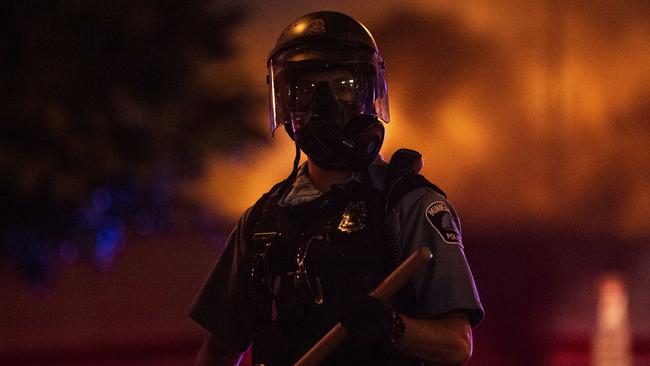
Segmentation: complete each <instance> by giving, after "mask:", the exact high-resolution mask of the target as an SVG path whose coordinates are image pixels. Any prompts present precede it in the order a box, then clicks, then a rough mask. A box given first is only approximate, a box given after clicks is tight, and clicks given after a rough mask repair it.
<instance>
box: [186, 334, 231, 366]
mask: <svg viewBox="0 0 650 366" xmlns="http://www.w3.org/2000/svg"><path fill="white" fill-rule="evenodd" d="M241 356H242V355H241V353H239V352H237V351H236V350H234V349H233V348H232V347H230V346H228V345H227V344H225V343H224V342H220V341H218V340H217V339H216V338H214V337H212V336H210V337H208V338H206V340H205V342H203V346H202V347H201V349H200V350H199V353H198V355H197V357H196V366H236V365H239V361H240V359H241Z"/></svg>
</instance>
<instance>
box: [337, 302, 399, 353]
mask: <svg viewBox="0 0 650 366" xmlns="http://www.w3.org/2000/svg"><path fill="white" fill-rule="evenodd" d="M341 324H343V326H344V327H345V329H346V330H347V331H348V333H349V335H350V338H352V339H354V340H356V341H358V342H361V343H366V344H372V343H394V342H396V341H397V338H399V337H401V335H402V334H403V333H404V323H403V322H402V319H401V317H400V316H399V315H398V314H397V313H396V312H395V311H394V310H393V308H391V306H390V305H388V304H387V303H385V302H383V301H381V300H378V299H377V298H374V297H372V296H369V295H361V296H357V297H355V298H354V299H353V300H352V301H350V302H349V303H348V304H347V306H346V307H345V308H344V310H343V314H342V316H341Z"/></svg>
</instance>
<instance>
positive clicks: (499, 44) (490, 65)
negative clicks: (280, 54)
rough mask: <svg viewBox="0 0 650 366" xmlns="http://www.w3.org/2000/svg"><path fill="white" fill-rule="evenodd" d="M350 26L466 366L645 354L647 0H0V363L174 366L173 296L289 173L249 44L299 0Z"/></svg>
mask: <svg viewBox="0 0 650 366" xmlns="http://www.w3.org/2000/svg"><path fill="white" fill-rule="evenodd" d="M316 10H338V11H343V12H346V13H348V14H350V15H352V16H353V17H355V18H357V19H358V20H360V21H361V22H363V23H364V24H365V25H366V26H367V27H368V28H369V29H370V30H371V31H372V32H373V34H374V36H375V38H376V40H377V42H378V44H379V47H380V49H381V51H382V53H383V56H384V59H385V61H386V65H387V75H388V82H389V90H390V92H389V96H390V103H391V104H390V105H391V115H392V118H391V123H390V124H389V126H388V131H387V142H386V144H385V146H384V148H383V150H382V155H383V156H384V157H385V158H386V159H389V158H390V156H391V155H392V153H393V152H394V151H395V150H397V149H398V148H400V147H408V148H412V149H416V150H419V151H420V152H422V153H423V155H424V156H425V167H424V173H425V175H426V176H427V177H428V178H429V179H430V180H432V181H433V182H435V183H436V184H438V185H440V186H441V187H442V188H443V189H444V190H445V191H446V192H447V193H448V195H449V197H450V199H451V200H452V202H454V204H455V206H456V208H457V209H458V211H459V213H460V216H461V218H462V219H463V228H464V243H465V250H466V254H467V257H468V260H469V262H470V265H471V267H472V269H473V272H474V276H475V278H476V282H477V285H478V288H479V291H480V294H481V298H482V300H483V303H484V306H485V308H486V319H485V321H484V322H483V324H482V325H480V326H479V327H478V328H477V329H476V330H475V333H474V336H475V353H474V357H473V358H472V360H471V361H470V362H469V363H468V364H469V365H650V312H648V309H650V291H648V289H650V179H649V178H650V72H649V71H650V17H648V14H650V3H649V2H647V1H631V0H630V1H618V2H610V1H595V0H592V1H583V0H570V1H559V0H544V1H522V2H513V1H504V0H496V1H495V0H491V1H487V0H468V1H463V2H458V1H451V0H440V1H436V2H432V1H424V0H404V1H402V2H400V3H399V4H397V3H395V2H391V1H350V2H346V3H345V4H344V3H338V2H334V1H317V0H311V1H304V0H303V1H294V0H291V1H279V0H268V1H261V0H254V1H247V2H241V3H240V2H220V1H207V0H202V1H196V0H189V1H183V2H180V1H171V0H170V1H153V0H138V1H104V0H101V1H92V2H86V1H80V0H67V1H63V0H61V1H30V2H20V1H5V2H2V4H1V5H0V14H1V15H0V20H1V21H0V117H1V118H2V124H1V125H0V142H1V143H0V192H1V193H0V200H1V201H0V202H1V205H2V211H1V212H2V220H1V221H0V235H1V236H0V278H1V280H0V364H1V365H190V364H192V362H193V359H194V355H195V352H196V350H197V349H198V347H199V345H200V343H201V340H202V337H203V336H204V335H205V332H204V331H203V330H202V329H201V328H200V327H199V326H198V325H196V324H194V323H192V321H190V320H189V318H188V317H187V316H186V315H185V314H186V310H187V307H188V306H189V304H190V303H191V301H192V299H193V297H194V295H195V293H196V291H197V290H198V288H199V287H200V285H201V283H202V281H203V279H204V278H205V276H206V275H207V273H208V271H209V270H210V268H211V266H212V265H213V263H214V261H215V260H216V259H217V257H218V255H219V253H220V251H221V250H222V248H223V245H224V242H225V239H226V237H227V235H228V233H229V232H230V230H231V229H232V227H233V225H234V223H235V222H236V220H237V219H238V217H239V215H240V214H241V212H242V211H243V210H244V209H246V208H247V207H248V206H250V205H252V204H253V203H254V202H255V200H256V199H257V197H258V196H259V195H260V194H261V193H263V192H266V190H268V189H269V188H270V187H271V186H272V184H273V183H274V182H276V181H278V180H280V179H282V178H284V177H285V176H286V175H288V174H289V172H290V170H291V163H292V159H293V146H292V144H291V142H290V140H289V139H288V138H287V136H284V135H285V134H284V132H280V133H278V134H277V136H276V137H275V138H273V139H271V138H270V134H269V131H268V127H267V126H268V122H267V121H268V116H267V110H266V84H265V76H266V68H265V62H266V57H267V55H268V51H269V50H270V49H271V48H272V47H273V45H274V43H275V40H276V38H277V36H278V35H279V33H280V32H281V30H282V29H283V28H284V26H286V25H287V24H288V23H289V22H291V21H292V20H293V19H295V18H297V17H298V16H300V15H302V14H305V13H307V12H310V11H316Z"/></svg>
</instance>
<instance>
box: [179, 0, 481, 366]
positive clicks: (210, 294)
mask: <svg viewBox="0 0 650 366" xmlns="http://www.w3.org/2000/svg"><path fill="white" fill-rule="evenodd" d="M384 71H385V70H384V63H383V60H382V58H381V55H380V54H379V51H378V48H377V45H376V43H375V41H374V39H373V37H372V35H371V34H370V33H369V31H368V30H367V29H366V28H365V27H364V26H363V25H362V24H361V23H359V22H357V21H356V20H354V19H353V18H351V17H349V16H347V15H344V14H341V13H337V12H329V11H322V12H316V13H311V14H307V15H305V16H302V17H300V18H298V19H297V20H295V21H294V22H293V23H291V24H290V25H289V26H288V27H287V28H286V29H285V30H284V31H283V32H282V34H281V35H280V38H279V39H278V42H277V44H276V46H275V48H274V49H273V50H272V51H271V54H270V57H269V60H268V79H267V81H268V84H269V102H270V114H271V130H272V132H274V131H275V130H276V129H277V128H278V127H280V126H284V128H285V129H286V131H287V132H288V134H289V136H290V137H291V138H292V139H293V140H294V141H295V143H296V147H297V149H296V150H297V153H296V158H295V161H294V170H293V172H292V173H291V175H290V176H289V177H288V178H287V179H286V180H284V181H283V182H280V183H279V184H277V185H276V186H275V187H273V188H272V189H271V190H270V191H269V192H268V193H267V194H265V195H264V196H262V198H261V199H260V200H259V201H258V202H257V203H256V204H255V205H254V206H253V207H251V208H249V209H248V210H247V211H246V212H245V213H244V215H243V216H242V217H241V219H240V221H239V224H238V225H237V227H236V228H235V230H234V231H233V233H232V234H231V236H230V238H229V239H228V243H227V246H226V248H225V250H224V252H223V253H222V255H221V257H220V258H219V260H218V261H217V263H216V265H215V267H214V268H213V270H212V272H211V273H210V275H209V276H208V278H207V280H206V282H205V283H204V285H203V288H202V289H201V291H200V293H199V294H198V295H197V297H196V299H195V301H194V303H193V305H192V307H191V310H190V316H191V317H192V318H193V319H194V320H195V321H197V322H198V323H199V324H200V325H202V326H203V327H204V328H206V329H207V330H208V331H209V332H210V335H209V337H208V339H207V340H206V342H205V343H204V345H203V347H202V348H201V350H200V352H199V357H198V359H199V361H198V362H199V364H200V365H235V364H237V362H238V360H239V358H240V357H241V354H242V353H243V352H244V351H245V350H246V349H247V348H248V347H249V345H252V353H253V356H252V357H253V363H254V364H261V365H272V366H276V365H292V364H293V363H295V362H296V361H297V360H298V359H299V358H300V357H301V356H302V355H303V354H304V353H305V352H306V351H307V350H309V348H310V347H311V346H312V345H313V344H315V343H316V342H317V341H318V339H319V338H320V337H322V336H323V335H324V334H325V333H326V332H327V331H328V330H329V329H330V328H331V327H332V326H333V325H334V324H336V323H337V322H339V321H341V322H342V324H343V326H344V327H345V328H346V329H347V330H348V333H349V335H350V336H349V338H348V340H347V341H346V342H345V343H344V344H343V345H342V346H341V347H340V348H339V349H337V350H336V351H335V352H334V353H333V354H331V355H330V356H329V357H328V358H327V359H326V360H325V362H324V364H326V365H422V364H425V363H435V364H461V363H463V362H465V361H466V360H467V359H468V358H469V357H470V355H471V352H472V327H474V326H476V325H477V324H478V323H479V322H480V321H481V320H482V317H483V309H482V306H481V303H480V300H479V297H478V294H477V292H476V288H475V285H474V280H473V278H472V274H471V272H470V270H469V267H468V265H467V261H466V260H465V256H464V252H463V244H462V236H461V230H460V221H459V219H458V216H457V214H456V212H455V211H454V208H453V207H452V205H451V204H450V203H449V201H448V200H447V199H446V196H445V194H444V193H443V192H442V191H441V190H440V189H439V188H438V187H436V186H435V185H433V184H431V183H429V182H428V181H427V180H426V179H424V178H423V177H422V176H421V175H419V174H417V171H418V170H419V167H421V160H420V156H419V154H417V153H416V152H414V151H410V150H400V151H398V152H397V153H395V155H394V157H393V159H391V162H390V164H387V163H385V162H383V161H382V160H381V158H380V157H378V152H379V149H380V147H381V145H382V142H383V139H384V124H386V123H388V121H389V112H388V95H387V88H386V81H385V77H384ZM300 151H302V152H304V153H305V154H306V155H307V157H308V160H307V163H305V164H303V165H302V166H300V167H298V161H299V156H300ZM421 246H429V247H430V248H431V249H432V251H433V253H434V260H433V261H432V262H431V264H430V265H429V266H428V267H427V268H426V269H425V270H424V271H422V272H421V273H420V274H418V276H417V277H416V278H415V279H413V280H412V281H411V282H410V283H409V284H408V285H407V286H405V287H404V288H403V289H402V290H401V291H400V292H399V293H398V294H396V295H395V296H394V297H393V298H392V299H391V300H390V302H383V301H380V300H378V299H375V298H373V297H371V296H368V295H367V294H368V293H369V292H370V291H371V290H372V289H373V288H374V287H376V286H377V284H379V283H380V282H381V280H382V279H383V278H384V277H385V276H386V275H387V274H388V273H390V271H392V270H393V269H394V268H395V267H396V266H397V265H398V264H399V262H400V261H401V260H403V259H404V258H405V257H406V256H407V255H408V254H409V253H411V252H412V251H414V250H416V249H417V248H419V247H421Z"/></svg>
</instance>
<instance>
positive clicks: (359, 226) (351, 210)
mask: <svg viewBox="0 0 650 366" xmlns="http://www.w3.org/2000/svg"><path fill="white" fill-rule="evenodd" d="M367 217H368V209H366V204H365V202H363V201H360V202H350V203H349V204H348V206H347V207H346V208H345V211H343V216H341V222H339V226H338V229H339V231H341V232H343V233H347V234H349V233H353V232H356V231H359V230H363V229H365V228H366V219H367Z"/></svg>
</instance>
